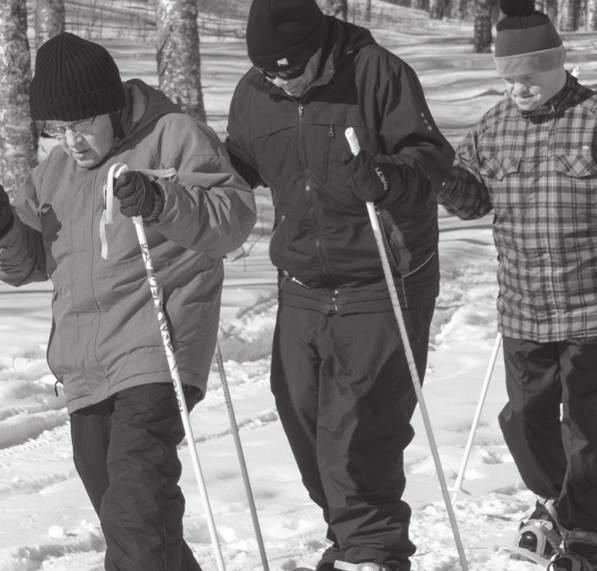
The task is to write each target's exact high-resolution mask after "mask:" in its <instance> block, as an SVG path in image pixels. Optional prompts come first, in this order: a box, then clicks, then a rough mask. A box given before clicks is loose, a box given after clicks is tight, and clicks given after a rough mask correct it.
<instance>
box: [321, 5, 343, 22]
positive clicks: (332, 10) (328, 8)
mask: <svg viewBox="0 0 597 571" xmlns="http://www.w3.org/2000/svg"><path fill="white" fill-rule="evenodd" d="M322 9H323V11H324V12H325V13H326V14H329V15H330V16H336V18H340V19H341V20H344V21H346V20H347V19H348V0H325V1H324V2H323V6H322Z"/></svg>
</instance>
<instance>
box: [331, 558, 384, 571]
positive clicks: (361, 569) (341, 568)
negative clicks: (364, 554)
mask: <svg viewBox="0 0 597 571" xmlns="http://www.w3.org/2000/svg"><path fill="white" fill-rule="evenodd" d="M334 569H335V570H338V571H390V568H389V567H386V566H385V565H380V564H379V563H368V562H365V563H348V562H347V561H339V560H338V559H336V562H335V563H334Z"/></svg>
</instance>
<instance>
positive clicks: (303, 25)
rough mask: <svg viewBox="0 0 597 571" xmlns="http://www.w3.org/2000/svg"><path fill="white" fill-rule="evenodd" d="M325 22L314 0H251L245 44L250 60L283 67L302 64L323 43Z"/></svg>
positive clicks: (269, 68) (267, 67)
mask: <svg viewBox="0 0 597 571" xmlns="http://www.w3.org/2000/svg"><path fill="white" fill-rule="evenodd" d="M325 35H326V23H325V17H324V15H323V12H322V11H321V10H320V9H319V6H318V5H317V3H316V1H315V0H253V4H251V9H250V10H249V19H248V21H247V48H248V53H249V59H250V60H251V61H252V62H253V64H254V65H255V66H257V67H259V68H261V69H265V70H266V71H274V72H275V71H283V70H285V69H288V68H292V67H296V66H298V65H302V64H304V63H305V62H306V61H307V60H308V59H309V58H310V57H311V56H312V55H313V54H314V53H315V52H316V51H317V50H318V49H319V48H320V47H321V46H322V45H323V43H324V41H325Z"/></svg>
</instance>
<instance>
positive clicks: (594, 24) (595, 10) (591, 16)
mask: <svg viewBox="0 0 597 571" xmlns="http://www.w3.org/2000/svg"><path fill="white" fill-rule="evenodd" d="M585 21H586V29H587V30H588V31H589V32H593V31H595V30H597V0H587V12H586V17H585Z"/></svg>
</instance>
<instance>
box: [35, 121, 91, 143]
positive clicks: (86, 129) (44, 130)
mask: <svg viewBox="0 0 597 571" xmlns="http://www.w3.org/2000/svg"><path fill="white" fill-rule="evenodd" d="M95 119H96V118H95V117H91V119H81V120H80V121H73V122H72V123H67V124H66V125H57V124H55V123H51V122H49V121H45V122H44V123H42V125H41V134H42V136H44V137H51V138H52V139H58V140H60V139H64V137H66V132H67V131H70V132H71V133H72V134H73V135H86V134H88V133H90V132H91V131H92V126H93V123H94V122H95Z"/></svg>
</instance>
